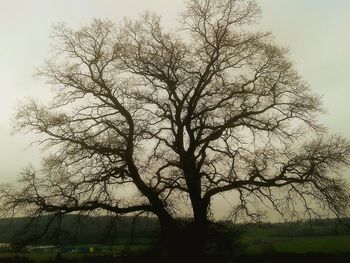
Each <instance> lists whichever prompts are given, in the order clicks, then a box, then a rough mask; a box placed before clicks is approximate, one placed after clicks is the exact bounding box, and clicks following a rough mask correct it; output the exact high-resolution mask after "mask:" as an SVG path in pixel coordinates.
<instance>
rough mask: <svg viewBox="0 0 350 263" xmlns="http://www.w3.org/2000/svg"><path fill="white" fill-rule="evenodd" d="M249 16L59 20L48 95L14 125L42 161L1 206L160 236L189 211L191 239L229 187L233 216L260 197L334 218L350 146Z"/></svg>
mask: <svg viewBox="0 0 350 263" xmlns="http://www.w3.org/2000/svg"><path fill="white" fill-rule="evenodd" d="M259 14H260V11H259V8H258V6H257V5H256V3H255V2H254V1H238V0H191V1H189V2H188V3H187V6H186V9H185V12H184V13H183V16H182V21H183V24H182V25H181V30H178V31H176V32H165V31H164V30H163V29H162V27H161V24H160V18H159V17H158V16H157V15H154V14H151V13H145V14H144V15H143V16H142V17H141V18H140V19H139V20H137V21H133V20H128V19H127V20H125V21H124V22H123V23H122V24H121V25H119V26H118V27H116V26H115V25H114V24H113V23H111V22H110V21H101V20H94V21H93V22H92V24H90V25H88V26H85V27H82V28H81V29H79V30H73V29H70V28H68V27H66V26H65V25H58V26H56V27H55V31H54V35H53V40H54V43H55V44H56V46H55V50H54V54H53V56H52V57H51V59H49V60H48V61H47V62H46V64H45V66H44V67H43V68H42V70H40V72H39V75H40V76H42V77H44V78H45V79H46V80H47V81H48V83H49V84H51V86H52V87H53V91H54V94H55V97H54V98H53V100H52V102H51V103H49V104H41V103H39V102H35V101H28V102H27V103H25V104H23V105H22V106H20V108H19V110H18V113H17V117H16V123H15V126H16V127H17V128H18V129H19V130H24V131H29V132H35V133H38V134H41V135H42V140H41V141H40V143H42V144H43V145H44V146H45V147H46V148H45V149H48V150H49V151H48V152H49V154H48V156H47V157H46V158H45V159H44V160H43V164H42V167H41V168H40V169H38V170H33V169H27V170H25V171H24V173H23V176H22V177H21V180H20V183H19V185H15V186H14V187H12V188H11V187H4V188H3V189H2V192H1V196H2V200H3V205H4V207H5V208H6V209H9V208H11V209H21V211H23V208H25V209H26V210H25V211H29V212H31V213H34V215H38V214H57V215H62V214H67V213H73V212H78V211H80V212H89V211H94V210H97V211H108V212H111V213H115V214H128V213H138V212H140V211H145V212H148V213H150V214H154V215H155V216H157V217H158V219H159V222H160V225H161V228H162V231H163V234H164V236H165V237H168V239H169V240H171V239H173V238H174V236H175V233H176V231H177V227H178V224H177V222H178V219H179V218H181V216H183V215H184V214H183V212H181V211H183V210H186V209H187V210H186V211H191V223H190V226H191V227H190V229H191V230H190V231H192V232H191V233H193V235H192V237H193V238H194V239H193V240H194V241H193V242H194V243H196V242H197V243H198V244H200V243H201V241H202V240H203V238H204V240H205V233H206V231H207V227H208V222H209V221H210V216H209V215H210V205H211V201H212V199H213V198H214V197H215V196H217V195H222V194H225V193H227V192H230V191H231V192H236V193H237V194H238V198H237V201H238V205H237V207H235V208H233V211H232V215H236V214H238V213H240V212H244V213H245V214H246V215H248V216H249V217H250V218H253V219H257V218H258V216H259V209H254V201H257V200H258V201H259V202H260V204H266V205H267V206H270V207H272V208H274V209H275V210H276V211H278V212H279V213H281V214H286V213H288V215H290V214H293V213H297V212H301V210H303V209H304V211H306V212H307V213H309V214H310V215H316V214H317V213H320V212H319V211H321V210H320V209H317V207H321V208H322V211H325V210H327V211H331V212H332V213H334V214H335V215H337V216H342V215H344V214H345V213H346V206H347V202H348V188H347V184H346V182H345V181H344V180H343V179H342V177H341V167H342V165H344V164H348V161H349V159H348V158H349V151H350V147H349V143H348V142H347V141H346V140H345V139H342V138H340V137H335V136H333V137H330V138H329V136H328V135H327V132H326V129H325V128H323V127H322V126H321V125H320V124H319V123H318V121H317V116H318V114H319V113H321V112H322V107H321V103H320V97H319V96H317V95H315V94H313V93H312V91H311V90H310V88H309V87H308V85H307V84H306V83H305V82H304V81H303V80H302V79H301V78H300V76H299V75H298V74H297V72H296V71H295V69H294V68H293V65H292V63H291V62H290V60H289V59H288V57H287V53H288V52H287V50H285V49H283V48H280V47H278V46H277V45H276V44H275V42H274V40H273V38H272V37H271V35H270V34H269V33H261V32H251V31H249V25H250V24H252V23H253V22H255V20H256V18H257V16H258V15H259ZM279 189H280V190H279ZM300 201H301V203H300ZM300 204H301V205H300ZM300 209H301V210H300ZM193 231H194V232H193Z"/></svg>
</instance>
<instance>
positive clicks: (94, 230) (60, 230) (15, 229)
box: [0, 215, 159, 246]
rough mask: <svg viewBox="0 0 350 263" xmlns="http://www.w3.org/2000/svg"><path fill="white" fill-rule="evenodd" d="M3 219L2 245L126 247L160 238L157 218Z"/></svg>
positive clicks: (68, 217)
mask: <svg viewBox="0 0 350 263" xmlns="http://www.w3.org/2000/svg"><path fill="white" fill-rule="evenodd" d="M50 220H51V218H50V217H48V216H46V217H41V218H39V219H37V218H26V217H24V218H11V219H0V233H1V235H0V243H12V244H14V245H18V246H19V245H27V244H55V245H73V244H78V245H81V244H108V245H109V244H123V245H127V244H128V243H140V242H146V243H152V242H156V241H157V239H158V238H159V223H158V221H157V220H156V219H155V218H145V217H139V218H137V219H135V218H132V217H119V218H115V217H110V216H102V217H89V216H86V217H82V216H74V215H66V216H64V217H62V218H60V219H59V220H58V218H56V219H55V220H54V221H53V222H52V223H51V224H50V226H49V227H47V225H48V222H50Z"/></svg>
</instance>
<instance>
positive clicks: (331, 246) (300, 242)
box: [244, 235, 350, 254]
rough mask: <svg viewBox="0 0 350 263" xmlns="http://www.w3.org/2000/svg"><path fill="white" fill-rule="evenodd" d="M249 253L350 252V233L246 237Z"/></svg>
mask: <svg viewBox="0 0 350 263" xmlns="http://www.w3.org/2000/svg"><path fill="white" fill-rule="evenodd" d="M244 243H245V245H246V250H245V252H246V253H247V254H264V253H274V252H276V253H299V254H303V253H344V252H350V235H344V236H318V237H293V238H290V237H287V238H271V237H265V238H264V239H253V238H246V239H245V240H244Z"/></svg>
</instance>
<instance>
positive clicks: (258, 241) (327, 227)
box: [0, 223, 350, 262]
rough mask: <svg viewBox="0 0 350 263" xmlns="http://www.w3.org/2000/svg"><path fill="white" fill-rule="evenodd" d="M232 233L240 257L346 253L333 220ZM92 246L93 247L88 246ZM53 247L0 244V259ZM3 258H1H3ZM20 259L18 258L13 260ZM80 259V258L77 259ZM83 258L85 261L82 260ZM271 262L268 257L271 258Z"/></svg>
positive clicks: (135, 247) (348, 246)
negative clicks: (30, 248) (17, 247)
mask: <svg viewBox="0 0 350 263" xmlns="http://www.w3.org/2000/svg"><path fill="white" fill-rule="evenodd" d="M234 229H235V231H233V232H234V233H240V234H239V236H240V238H239V250H238V252H237V254H238V255H240V256H243V257H251V258H254V257H263V256H266V255H282V254H283V255H287V254H288V255H292V256H293V255H296V256H298V255H306V256H307V255H309V254H315V255H328V256H331V255H350V233H349V230H346V229H341V230H340V231H338V229H337V228H335V227H334V224H328V223H326V224H324V223H323V224H315V225H312V226H311V225H308V224H305V223H289V224H288V223H284V224H266V225H242V226H238V227H237V226H235V227H234ZM154 242H155V239H154V237H153V238H144V237H143V238H137V233H136V238H135V239H134V243H133V244H130V242H129V240H128V239H119V241H118V243H117V244H113V245H112V244H111V245H102V244H86V245H71V246H68V245H63V246H60V254H61V255H62V257H63V258H65V259H72V260H73V259H81V258H83V257H86V256H101V257H102V256H105V255H108V256H110V257H123V255H137V254H140V252H143V251H146V250H147V249H149V248H151V247H152V245H153V244H154ZM91 248H93V251H90V249H91ZM56 255H57V251H50V252H48V251H46V252H44V251H41V252H38V251H36V252H31V253H28V252H27V253H17V252H13V251H9V250H8V249H4V248H2V249H1V250H0V262H7V261H6V260H5V258H7V259H8V258H14V257H17V258H18V257H25V258H28V259H29V260H33V261H35V262H45V261H49V260H54V259H55V258H56ZM4 260H5V261H4ZM16 262H22V261H16ZM79 262H80V261H79ZM84 262H85V261H84ZM271 262H272V261H271Z"/></svg>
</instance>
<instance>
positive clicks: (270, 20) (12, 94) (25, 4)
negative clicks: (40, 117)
mask: <svg viewBox="0 0 350 263" xmlns="http://www.w3.org/2000/svg"><path fill="white" fill-rule="evenodd" d="M258 2H259V3H260V6H261V7H262V9H263V15H262V18H261V21H260V24H259V25H258V26H257V27H258V28H259V29H261V30H264V31H271V32H272V33H273V34H274V35H275V37H276V40H277V42H278V43H279V44H280V45H282V46H284V47H287V48H289V49H290V57H291V59H292V60H293V61H294V63H295V66H296V68H297V69H298V71H299V73H300V74H301V75H302V76H303V77H304V79H305V80H306V81H307V82H308V83H309V84H310V85H311V86H312V88H313V90H314V91H315V92H317V93H320V94H322V95H323V101H324V105H325V107H326V108H327V109H328V114H326V115H325V116H323V117H322V119H321V120H322V122H323V123H324V124H325V125H326V126H328V127H329V128H330V131H331V132H334V133H339V134H341V135H343V136H345V137H350V136H349V135H350V115H349V109H350V106H349V103H348V100H349V97H350V15H349V14H350V1H348V0H260V1H258ZM183 3H184V1H182V0H144V1H141V0H114V1H113V0H74V1H73V0H0V112H1V114H0V145H1V147H0V183H2V182H6V181H13V180H15V178H16V175H17V174H18V173H19V172H20V170H21V168H22V167H23V166H25V165H27V164H29V163H37V160H38V151H37V150H35V149H32V148H30V149H28V150H25V148H26V146H27V145H28V144H29V142H30V140H31V139H32V137H31V136H25V135H15V136H11V135H10V134H9V133H10V126H11V118H12V117H13V115H14V113H15V110H14V109H15V107H16V105H17V103H18V101H20V100H21V99H23V98H24V97H28V96H34V97H42V98H46V96H47V94H48V89H47V88H46V87H45V84H44V83H43V82H42V81H41V80H38V79H36V78H34V77H33V73H34V72H35V67H39V66H40V65H41V64H42V63H43V61H44V58H45V57H47V53H48V50H49V45H50V39H49V34H50V29H51V26H52V25H53V24H54V23H57V22H62V21H63V22H66V23H67V24H68V25H69V26H72V27H79V26H80V25H84V24H86V23H89V22H90V21H91V20H92V19H93V18H109V19H111V20H112V21H115V22H118V21H120V20H121V19H122V18H123V17H125V16H133V17H135V16H137V15H138V14H140V13H141V12H142V11H143V10H145V9H151V10H154V11H156V12H157V13H159V14H161V15H162V17H163V21H164V24H165V25H166V26H169V27H171V26H175V25H176V19H177V15H178V14H179V12H180V11H181V9H182V7H183Z"/></svg>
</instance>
